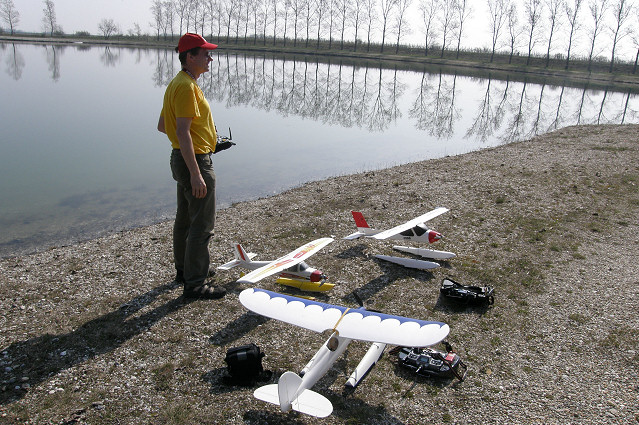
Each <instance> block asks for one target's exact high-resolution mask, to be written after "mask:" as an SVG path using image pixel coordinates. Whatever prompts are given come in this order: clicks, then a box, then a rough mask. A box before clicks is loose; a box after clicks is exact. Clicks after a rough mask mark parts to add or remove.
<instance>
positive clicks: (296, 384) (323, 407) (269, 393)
mask: <svg viewBox="0 0 639 425" xmlns="http://www.w3.org/2000/svg"><path fill="white" fill-rule="evenodd" d="M301 384H302V378H301V377H300V376H298V375H297V374H296V373H294V372H285V373H284V374H283V375H282V376H281V377H280V379H279V381H278V383H277V384H270V385H265V386H263V387H260V388H258V389H256V390H255V391H254V392H253V395H254V396H255V398H257V399H259V400H262V401H266V402H267V403H272V404H276V405H279V406H280V409H282V412H288V411H289V410H291V409H293V410H296V411H298V412H301V413H304V414H307V415H311V416H315V417H318V418H325V417H326V416H328V415H330V414H331V413H332V412H333V405H332V404H331V402H330V401H329V400H328V399H327V398H326V397H324V396H323V395H321V394H318V393H316V392H314V391H311V390H308V389H303V390H302V391H299V389H300V385H301Z"/></svg>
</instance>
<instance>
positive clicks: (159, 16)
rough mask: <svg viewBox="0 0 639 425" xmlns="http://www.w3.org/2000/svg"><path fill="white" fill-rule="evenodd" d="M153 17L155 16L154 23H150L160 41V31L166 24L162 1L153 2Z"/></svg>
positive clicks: (154, 0) (155, 0)
mask: <svg viewBox="0 0 639 425" xmlns="http://www.w3.org/2000/svg"><path fill="white" fill-rule="evenodd" d="M151 16H153V21H151V22H150V25H151V28H154V29H155V31H156V35H157V39H158V40H159V39H160V31H162V28H163V22H164V9H163V7H162V0H153V3H151Z"/></svg>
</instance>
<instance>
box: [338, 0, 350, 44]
mask: <svg viewBox="0 0 639 425" xmlns="http://www.w3.org/2000/svg"><path fill="white" fill-rule="evenodd" d="M349 4H350V0H336V1H335V12H336V13H337V24H338V25H339V37H340V50H344V33H345V32H346V23H347V22H348V17H349V13H350V8H349Z"/></svg>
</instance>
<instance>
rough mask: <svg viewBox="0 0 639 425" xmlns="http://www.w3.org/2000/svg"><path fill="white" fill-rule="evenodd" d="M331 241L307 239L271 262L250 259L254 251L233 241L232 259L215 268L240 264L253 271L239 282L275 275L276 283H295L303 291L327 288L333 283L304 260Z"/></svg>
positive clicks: (324, 289)
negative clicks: (233, 255) (310, 240)
mask: <svg viewBox="0 0 639 425" xmlns="http://www.w3.org/2000/svg"><path fill="white" fill-rule="evenodd" d="M331 242H333V238H320V239H316V240H314V241H312V242H309V243H307V244H305V245H302V246H301V247H299V248H297V249H296V250H294V251H292V252H290V253H288V254H286V255H284V256H282V257H280V258H278V259H277V260H274V261H253V257H255V256H256V255H257V254H254V253H252V252H249V253H247V252H246V251H245V250H244V248H243V247H242V245H240V244H235V247H234V248H235V259H233V260H231V261H229V262H228V263H226V264H222V265H221V266H218V270H229V269H232V268H233V267H236V266H240V267H243V268H245V269H249V270H252V272H250V273H248V274H247V275H245V276H243V277H241V278H240V279H238V282H239V283H256V282H258V281H259V280H261V279H264V278H265V277H267V276H271V275H274V274H278V275H279V276H280V277H279V279H278V280H277V282H278V283H281V284H283V285H287V286H294V287H296V288H299V289H300V290H302V291H321V292H323V291H328V290H329V289H332V288H333V286H335V285H334V284H332V283H328V282H326V275H325V274H324V273H322V271H321V270H317V269H315V268H313V267H310V266H309V265H308V264H306V263H305V262H304V260H305V259H306V258H308V257H310V256H311V255H313V254H315V253H316V252H317V251H319V250H320V249H322V248H323V247H325V246H326V245H328V244H329V243H331Z"/></svg>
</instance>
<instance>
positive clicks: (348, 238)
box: [344, 232, 366, 241]
mask: <svg viewBox="0 0 639 425" xmlns="http://www.w3.org/2000/svg"><path fill="white" fill-rule="evenodd" d="M362 236H366V233H364V232H355V233H351V234H350V235H348V236H345V237H344V240H345V241H352V240H355V239H359V238H361V237H362Z"/></svg>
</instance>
